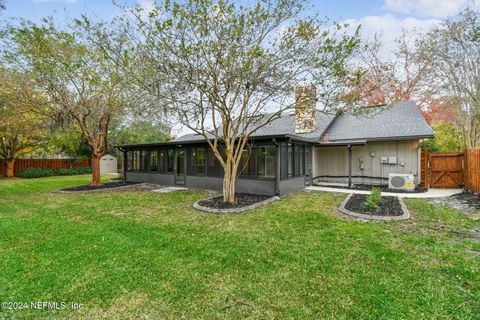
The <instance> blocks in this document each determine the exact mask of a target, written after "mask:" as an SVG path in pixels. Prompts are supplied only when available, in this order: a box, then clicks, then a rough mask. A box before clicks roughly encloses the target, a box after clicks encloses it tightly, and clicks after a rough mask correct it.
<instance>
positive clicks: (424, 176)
mask: <svg viewBox="0 0 480 320" xmlns="http://www.w3.org/2000/svg"><path fill="white" fill-rule="evenodd" d="M420 167H421V170H420V174H421V181H420V184H421V185H422V186H423V187H425V188H462V187H463V188H465V190H470V191H473V192H480V148H472V149H466V150H465V152H427V151H422V153H421V161H420Z"/></svg>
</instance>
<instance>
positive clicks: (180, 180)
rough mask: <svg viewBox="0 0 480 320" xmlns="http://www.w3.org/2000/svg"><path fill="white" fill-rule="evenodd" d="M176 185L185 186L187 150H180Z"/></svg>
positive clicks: (176, 164) (177, 156)
mask: <svg viewBox="0 0 480 320" xmlns="http://www.w3.org/2000/svg"><path fill="white" fill-rule="evenodd" d="M175 184H177V185H185V149H178V150H177V155H176V162H175Z"/></svg>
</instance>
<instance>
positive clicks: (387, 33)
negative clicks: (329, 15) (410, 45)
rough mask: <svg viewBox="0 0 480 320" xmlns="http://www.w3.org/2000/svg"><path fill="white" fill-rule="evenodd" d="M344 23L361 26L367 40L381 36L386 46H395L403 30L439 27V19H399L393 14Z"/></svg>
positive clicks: (421, 30) (423, 30) (363, 35)
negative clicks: (376, 35)
mask: <svg viewBox="0 0 480 320" xmlns="http://www.w3.org/2000/svg"><path fill="white" fill-rule="evenodd" d="M344 22H346V23H348V24H349V25H350V28H352V29H353V28H355V27H356V26H358V25H361V32H362V37H363V38H364V39H365V40H368V39H372V38H373V36H374V35H375V34H379V35H380V34H381V35H382V40H383V42H384V43H385V45H386V46H390V45H393V42H394V40H395V38H398V37H399V36H400V35H401V34H402V32H403V30H405V31H407V32H408V31H412V30H416V31H419V32H425V31H428V30H430V29H431V28H432V27H434V26H436V25H438V24H439V23H440V20H437V19H416V18H412V17H407V18H403V19H400V18H397V17H395V16H393V15H391V14H385V15H381V16H367V17H363V18H360V19H348V20H345V21H344Z"/></svg>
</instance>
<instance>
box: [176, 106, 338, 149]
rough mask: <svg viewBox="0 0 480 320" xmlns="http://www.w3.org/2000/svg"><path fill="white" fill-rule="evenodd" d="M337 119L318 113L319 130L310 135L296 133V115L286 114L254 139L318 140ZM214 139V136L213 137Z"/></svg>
mask: <svg viewBox="0 0 480 320" xmlns="http://www.w3.org/2000/svg"><path fill="white" fill-rule="evenodd" d="M334 118H335V116H334V115H327V114H323V113H317V129H316V130H315V131H313V132H309V133H295V115H294V114H284V115H282V116H281V117H280V118H278V119H277V120H275V121H272V122H271V123H269V124H267V125H266V126H264V127H262V128H260V129H259V130H258V131H256V132H255V133H254V134H253V135H251V137H252V138H254V137H262V136H278V135H284V134H290V135H295V136H298V137H300V138H304V139H316V140H318V138H320V136H321V135H322V133H323V132H324V131H325V129H327V127H328V126H329V125H330V123H331V122H332V120H333V119H334ZM212 138H213V136H212ZM201 140H203V137H202V136H201V135H199V134H195V133H190V134H186V135H183V136H180V137H178V138H175V139H174V140H172V141H173V142H186V141H201Z"/></svg>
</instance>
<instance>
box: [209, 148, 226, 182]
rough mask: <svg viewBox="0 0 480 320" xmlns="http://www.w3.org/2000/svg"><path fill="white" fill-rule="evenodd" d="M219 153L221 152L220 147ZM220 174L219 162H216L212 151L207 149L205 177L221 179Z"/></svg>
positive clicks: (220, 166)
mask: <svg viewBox="0 0 480 320" xmlns="http://www.w3.org/2000/svg"><path fill="white" fill-rule="evenodd" d="M219 151H220V152H223V150H222V149H221V148H220V147H219ZM222 174H223V169H222V165H221V164H220V161H218V158H217V156H216V155H215V153H214V152H213V150H212V149H210V148H209V149H208V152H207V175H208V176H209V177H221V176H222Z"/></svg>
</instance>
